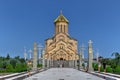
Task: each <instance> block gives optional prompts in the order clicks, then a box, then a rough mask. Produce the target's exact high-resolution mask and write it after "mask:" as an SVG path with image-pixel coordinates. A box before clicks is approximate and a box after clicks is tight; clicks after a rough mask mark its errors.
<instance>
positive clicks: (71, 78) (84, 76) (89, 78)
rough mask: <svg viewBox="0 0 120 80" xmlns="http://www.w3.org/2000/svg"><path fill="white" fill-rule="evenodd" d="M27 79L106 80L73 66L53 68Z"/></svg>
mask: <svg viewBox="0 0 120 80" xmlns="http://www.w3.org/2000/svg"><path fill="white" fill-rule="evenodd" d="M25 80H105V79H102V78H99V77H97V76H94V75H92V74H88V73H85V72H81V71H78V70H75V69H72V68H51V69H48V70H47V71H44V72H41V73H38V74H36V75H33V76H31V77H29V78H27V79H25Z"/></svg>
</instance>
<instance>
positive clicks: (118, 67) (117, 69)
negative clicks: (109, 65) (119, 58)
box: [114, 66, 120, 74]
mask: <svg viewBox="0 0 120 80" xmlns="http://www.w3.org/2000/svg"><path fill="white" fill-rule="evenodd" d="M114 72H115V73H117V74H120V66H117V67H116V68H115V70H114Z"/></svg>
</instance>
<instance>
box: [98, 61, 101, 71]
mask: <svg viewBox="0 0 120 80" xmlns="http://www.w3.org/2000/svg"><path fill="white" fill-rule="evenodd" d="M100 67H101V63H100V62H99V63H98V72H100Z"/></svg>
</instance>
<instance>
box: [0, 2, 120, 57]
mask: <svg viewBox="0 0 120 80" xmlns="http://www.w3.org/2000/svg"><path fill="white" fill-rule="evenodd" d="M60 10H62V12H63V15H64V16H65V17H66V18H67V19H68V20H69V34H70V35H71V36H72V37H74V38H76V39H77V40H78V49H79V46H80V45H81V44H82V43H84V45H85V46H86V47H87V45H88V40H90V39H91V40H92V41H93V48H94V54H95V53H96V50H97V49H98V50H99V53H100V55H101V56H104V57H111V54H112V53H113V52H120V0H0V55H2V56H6V54H7V53H9V54H10V56H12V57H14V56H18V55H19V56H21V57H23V52H24V47H26V48H27V50H29V49H30V48H31V49H32V48H33V43H34V42H35V41H36V42H37V43H41V44H42V45H44V43H45V42H44V40H45V39H47V38H49V37H52V35H53V34H54V24H53V21H54V19H55V18H56V17H57V16H58V15H59V14H60ZM85 54H87V49H86V51H85Z"/></svg>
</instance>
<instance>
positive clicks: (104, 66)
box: [103, 62, 106, 73]
mask: <svg viewBox="0 0 120 80" xmlns="http://www.w3.org/2000/svg"><path fill="white" fill-rule="evenodd" d="M103 69H104V73H106V63H105V62H104V63H103Z"/></svg>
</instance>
